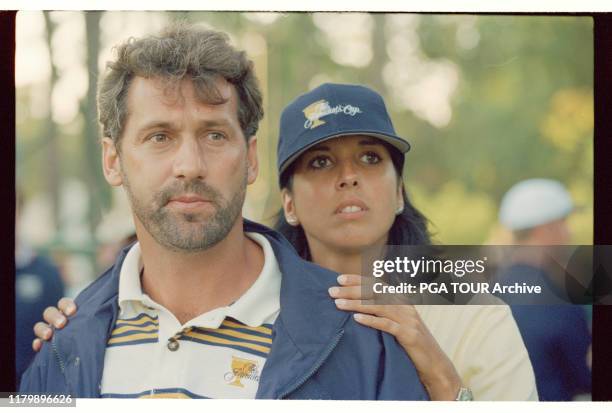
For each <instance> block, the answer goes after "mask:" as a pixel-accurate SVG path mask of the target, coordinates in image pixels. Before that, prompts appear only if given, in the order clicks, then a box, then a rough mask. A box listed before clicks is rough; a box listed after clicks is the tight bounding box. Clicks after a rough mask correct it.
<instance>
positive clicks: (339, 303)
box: [334, 298, 346, 307]
mask: <svg viewBox="0 0 612 413" xmlns="http://www.w3.org/2000/svg"><path fill="white" fill-rule="evenodd" d="M334 302H335V303H336V305H337V306H338V307H344V306H345V305H346V300H344V299H342V298H338V299H337V300H334Z"/></svg>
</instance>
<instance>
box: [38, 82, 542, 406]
mask: <svg viewBox="0 0 612 413" xmlns="http://www.w3.org/2000/svg"><path fill="white" fill-rule="evenodd" d="M409 148H410V145H409V144H408V143H407V142H406V141H404V140H403V139H401V138H399V137H398V136H397V135H396V133H395V130H394V129H393V125H392V123H391V120H390V119H389V116H388V114H387V110H386V107H385V104H384V102H383V100H382V98H381V97H380V96H379V95H378V94H377V93H375V92H374V91H372V90H370V89H368V88H365V87H362V86H354V85H339V84H325V85H322V86H320V87H318V88H316V89H314V90H313V91H311V92H309V93H307V94H305V95H302V96H300V97H298V98H297V99H296V100H295V101H294V102H292V103H291V104H290V105H289V106H288V107H287V108H285V110H284V111H283V115H282V117H281V132H280V140H279V146H278V170H279V177H280V186H281V189H282V200H283V207H282V213H281V214H280V216H279V220H278V222H277V224H276V229H277V230H278V231H280V232H281V233H283V234H284V235H285V236H286V237H287V238H288V239H289V241H290V242H291V243H292V244H293V245H294V246H295V248H296V250H297V251H298V252H299V253H300V255H301V256H302V257H303V258H304V259H307V260H311V261H313V262H315V263H317V264H319V265H321V266H323V267H327V268H330V269H332V270H334V271H336V272H339V273H341V274H343V275H340V276H339V277H338V282H339V284H340V286H339V287H332V288H331V289H330V292H329V293H330V296H331V297H332V298H334V299H335V300H336V301H335V302H336V305H337V307H338V308H339V309H340V310H344V311H353V312H355V314H354V317H355V319H356V320H357V321H358V322H359V323H361V324H363V325H365V326H368V327H372V328H377V329H379V330H382V331H386V332H388V333H390V334H392V335H394V336H395V337H396V339H397V340H398V342H399V343H400V344H401V345H402V346H403V348H404V349H405V351H406V352H407V353H408V355H409V356H410V358H411V359H412V360H413V362H414V364H415V366H416V368H417V371H418V373H419V376H420V378H421V380H422V382H423V384H424V385H425V387H426V389H427V391H428V393H429V395H430V397H431V399H432V400H471V399H472V392H473V395H474V397H475V398H476V399H478V400H537V393H536V390H535V381H534V377H533V371H532V369H531V364H530V363H529V358H528V356H527V353H526V351H525V347H524V345H523V342H522V340H521V338H520V335H519V332H518V330H517V328H516V324H515V323H514V320H513V319H512V316H511V315H510V311H509V310H508V308H507V307H505V306H501V305H500V306H410V305H402V306H399V305H397V306H390V305H387V306H384V305H380V306H377V305H364V304H361V301H360V299H361V287H360V284H361V277H360V276H358V275H351V274H359V273H361V270H362V269H361V264H362V261H361V260H362V256H363V253H364V251H365V250H367V249H369V248H378V249H382V248H383V247H384V245H386V244H396V245H424V244H429V242H430V240H429V234H428V231H427V225H426V220H425V218H424V216H423V215H422V214H421V213H420V212H418V211H417V210H416V208H414V206H413V205H412V204H411V203H410V201H409V199H408V197H407V196H406V192H405V190H404V186H403V183H402V170H403V164H404V153H405V152H407V151H408V150H409ZM60 308H62V310H63V311H64V312H65V313H67V314H72V313H74V311H75V310H76V307H75V306H74V303H73V302H71V301H70V300H64V301H62V302H61V303H60ZM45 320H46V321H47V322H50V323H53V324H55V325H56V326H57V327H59V328H61V327H62V326H63V325H64V324H65V322H66V319H65V318H64V317H63V316H62V315H61V314H60V313H59V312H58V311H57V309H54V308H50V309H48V310H47V311H46V312H45ZM35 331H36V334H37V336H38V337H39V338H44V339H48V338H49V337H50V336H51V334H52V333H51V330H50V329H49V328H47V327H46V326H45V325H44V324H43V323H39V324H37V326H36V327H35ZM33 345H34V346H35V347H39V346H40V340H39V341H36V342H35V343H34V344H33ZM470 388H471V391H470Z"/></svg>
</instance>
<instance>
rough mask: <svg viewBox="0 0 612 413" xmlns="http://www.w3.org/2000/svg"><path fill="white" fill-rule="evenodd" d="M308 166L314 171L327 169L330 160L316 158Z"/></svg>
mask: <svg viewBox="0 0 612 413" xmlns="http://www.w3.org/2000/svg"><path fill="white" fill-rule="evenodd" d="M309 165H310V167H311V168H314V169H322V168H327V167H328V166H330V165H331V160H330V159H329V158H328V157H327V156H317V157H316V158H313V159H312V160H311V161H310V163H309Z"/></svg>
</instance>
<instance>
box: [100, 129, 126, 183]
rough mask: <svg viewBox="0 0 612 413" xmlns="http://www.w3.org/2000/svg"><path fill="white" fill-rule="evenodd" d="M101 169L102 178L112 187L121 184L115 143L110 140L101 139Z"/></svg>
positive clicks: (119, 163)
mask: <svg viewBox="0 0 612 413" xmlns="http://www.w3.org/2000/svg"><path fill="white" fill-rule="evenodd" d="M102 169H103V170H104V178H106V182H108V183H109V184H110V185H112V186H120V185H122V184H123V178H122V175H121V162H120V160H119V153H118V152H117V147H116V146H115V142H113V140H112V139H111V138H102Z"/></svg>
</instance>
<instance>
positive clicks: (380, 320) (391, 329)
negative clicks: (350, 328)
mask: <svg viewBox="0 0 612 413" xmlns="http://www.w3.org/2000/svg"><path fill="white" fill-rule="evenodd" d="M353 318H355V321H357V322H358V323H359V324H363V325H364V326H367V327H371V328H375V329H377V330H381V331H384V332H386V333H389V334H392V335H394V336H397V335H398V334H399V330H400V325H399V324H398V323H396V322H395V321H393V320H389V319H388V318H385V317H377V316H375V315H370V314H361V313H358V314H354V315H353Z"/></svg>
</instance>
